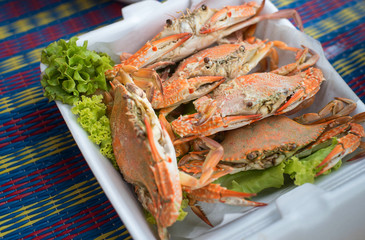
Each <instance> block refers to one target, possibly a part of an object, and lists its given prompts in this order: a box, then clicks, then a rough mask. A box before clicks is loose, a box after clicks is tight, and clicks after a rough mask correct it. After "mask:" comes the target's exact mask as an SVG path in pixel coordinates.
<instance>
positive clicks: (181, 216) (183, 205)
mask: <svg viewBox="0 0 365 240" xmlns="http://www.w3.org/2000/svg"><path fill="white" fill-rule="evenodd" d="M188 206H189V199H187V198H186V196H185V194H184V193H183V199H182V201H181V205H180V209H179V216H178V217H177V219H176V220H177V221H183V220H184V219H185V217H186V215H188V212H186V211H185V210H184V209H185V208H187V207H188ZM143 210H144V214H145V217H146V220H147V222H149V223H150V224H154V225H156V224H157V222H156V219H155V217H154V216H153V215H152V214H151V213H150V212H149V211H147V210H146V209H143Z"/></svg>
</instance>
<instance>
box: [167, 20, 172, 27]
mask: <svg viewBox="0 0 365 240" xmlns="http://www.w3.org/2000/svg"><path fill="white" fill-rule="evenodd" d="M166 25H167V26H168V27H169V26H171V25H172V20H171V19H167V20H166Z"/></svg>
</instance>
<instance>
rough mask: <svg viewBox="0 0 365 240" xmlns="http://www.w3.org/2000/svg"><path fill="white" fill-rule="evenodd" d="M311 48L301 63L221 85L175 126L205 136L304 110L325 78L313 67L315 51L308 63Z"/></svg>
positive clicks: (300, 57) (183, 133)
mask: <svg viewBox="0 0 365 240" xmlns="http://www.w3.org/2000/svg"><path fill="white" fill-rule="evenodd" d="M307 51H308V49H304V50H303V51H301V52H300V54H299V55H298V56H297V62H296V63H294V64H289V65H285V66H283V67H281V68H278V69H276V70H274V71H272V72H268V73H267V72H265V73H253V74H249V75H244V76H240V77H237V78H235V79H233V80H231V81H228V82H225V83H223V84H221V85H220V86H219V87H218V88H216V89H215V90H214V91H213V92H212V93H210V94H209V95H206V96H203V97H201V98H199V99H197V100H195V101H194V106H195V109H196V110H197V113H194V114H190V115H185V116H180V117H179V118H178V119H176V120H174V121H173V122H172V123H171V125H172V128H173V130H174V132H176V133H177V134H178V135H179V136H181V137H185V136H192V135H203V136H209V135H212V134H214V133H217V132H220V131H223V130H229V129H235V128H238V127H242V126H245V125H248V124H250V123H253V122H255V121H258V120H261V119H263V118H266V117H269V116H271V115H279V114H283V113H287V112H291V111H297V110H298V109H300V107H301V104H303V103H307V102H308V101H310V100H312V99H313V96H314V95H315V94H316V93H317V92H318V90H319V88H320V85H321V83H322V81H323V80H324V77H323V74H322V71H321V70H320V69H317V68H314V67H310V68H308V69H307V70H305V71H302V72H301V71H300V70H301V69H305V68H307V67H308V66H310V65H313V64H315V62H316V61H317V60H318V55H316V54H314V55H313V56H312V57H311V58H310V59H309V60H308V61H307V62H305V58H306V53H307Z"/></svg>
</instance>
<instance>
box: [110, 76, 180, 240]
mask: <svg viewBox="0 0 365 240" xmlns="http://www.w3.org/2000/svg"><path fill="white" fill-rule="evenodd" d="M111 96H113V97H111ZM105 98H106V99H109V100H112V101H113V102H112V103H110V102H109V103H108V105H112V107H111V112H110V125H111V130H112V138H113V149H114V154H115V156H116V160H117V163H118V166H119V168H120V170H121V172H122V174H123V176H124V178H125V180H126V181H128V182H130V183H132V184H133V185H134V186H135V190H136V193H137V195H138V198H139V200H140V202H141V203H142V205H143V207H144V208H145V209H147V210H148V211H149V212H151V214H152V215H153V216H154V217H155V219H156V221H157V227H158V232H159V235H160V237H161V238H162V239H165V238H167V230H166V227H168V226H170V225H172V224H173V223H174V222H175V221H176V219H177V217H178V215H179V209H180V204H181V199H182V192H181V185H180V179H179V172H178V169H177V165H176V157H175V151H174V147H173V145H172V143H171V140H170V138H169V136H168V134H167V133H166V131H165V130H164V129H163V128H162V127H161V125H160V122H159V121H158V118H157V117H156V115H155V112H154V111H153V109H152V107H151V104H150V103H149V102H148V100H147V99H146V97H145V93H144V92H143V91H142V90H141V89H139V88H138V87H137V86H135V85H134V84H133V83H131V82H129V83H126V84H125V85H123V84H121V83H119V82H118V81H117V80H114V81H113V91H112V94H111V95H109V94H107V95H106V97H105Z"/></svg>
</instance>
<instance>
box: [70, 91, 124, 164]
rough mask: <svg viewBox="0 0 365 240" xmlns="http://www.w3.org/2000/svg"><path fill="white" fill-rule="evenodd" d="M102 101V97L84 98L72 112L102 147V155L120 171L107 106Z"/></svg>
mask: <svg viewBox="0 0 365 240" xmlns="http://www.w3.org/2000/svg"><path fill="white" fill-rule="evenodd" d="M102 99H103V96H102V95H93V96H92V97H91V98H90V97H86V96H82V97H81V100H80V101H78V102H76V103H75V106H74V107H73V108H72V109H71V111H72V113H73V114H75V115H78V118H77V121H78V122H79V123H80V125H81V127H82V128H83V129H85V131H86V132H87V133H88V134H89V138H90V140H91V141H92V142H94V143H96V144H98V145H99V146H100V152H101V154H103V155H104V156H105V157H107V158H109V159H110V160H111V161H112V163H113V165H114V167H115V168H116V169H119V168H118V166H117V163H116V160H115V156H114V153H113V145H112V135H111V130H110V123H109V118H108V117H107V116H106V106H105V104H104V103H103V102H102Z"/></svg>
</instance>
